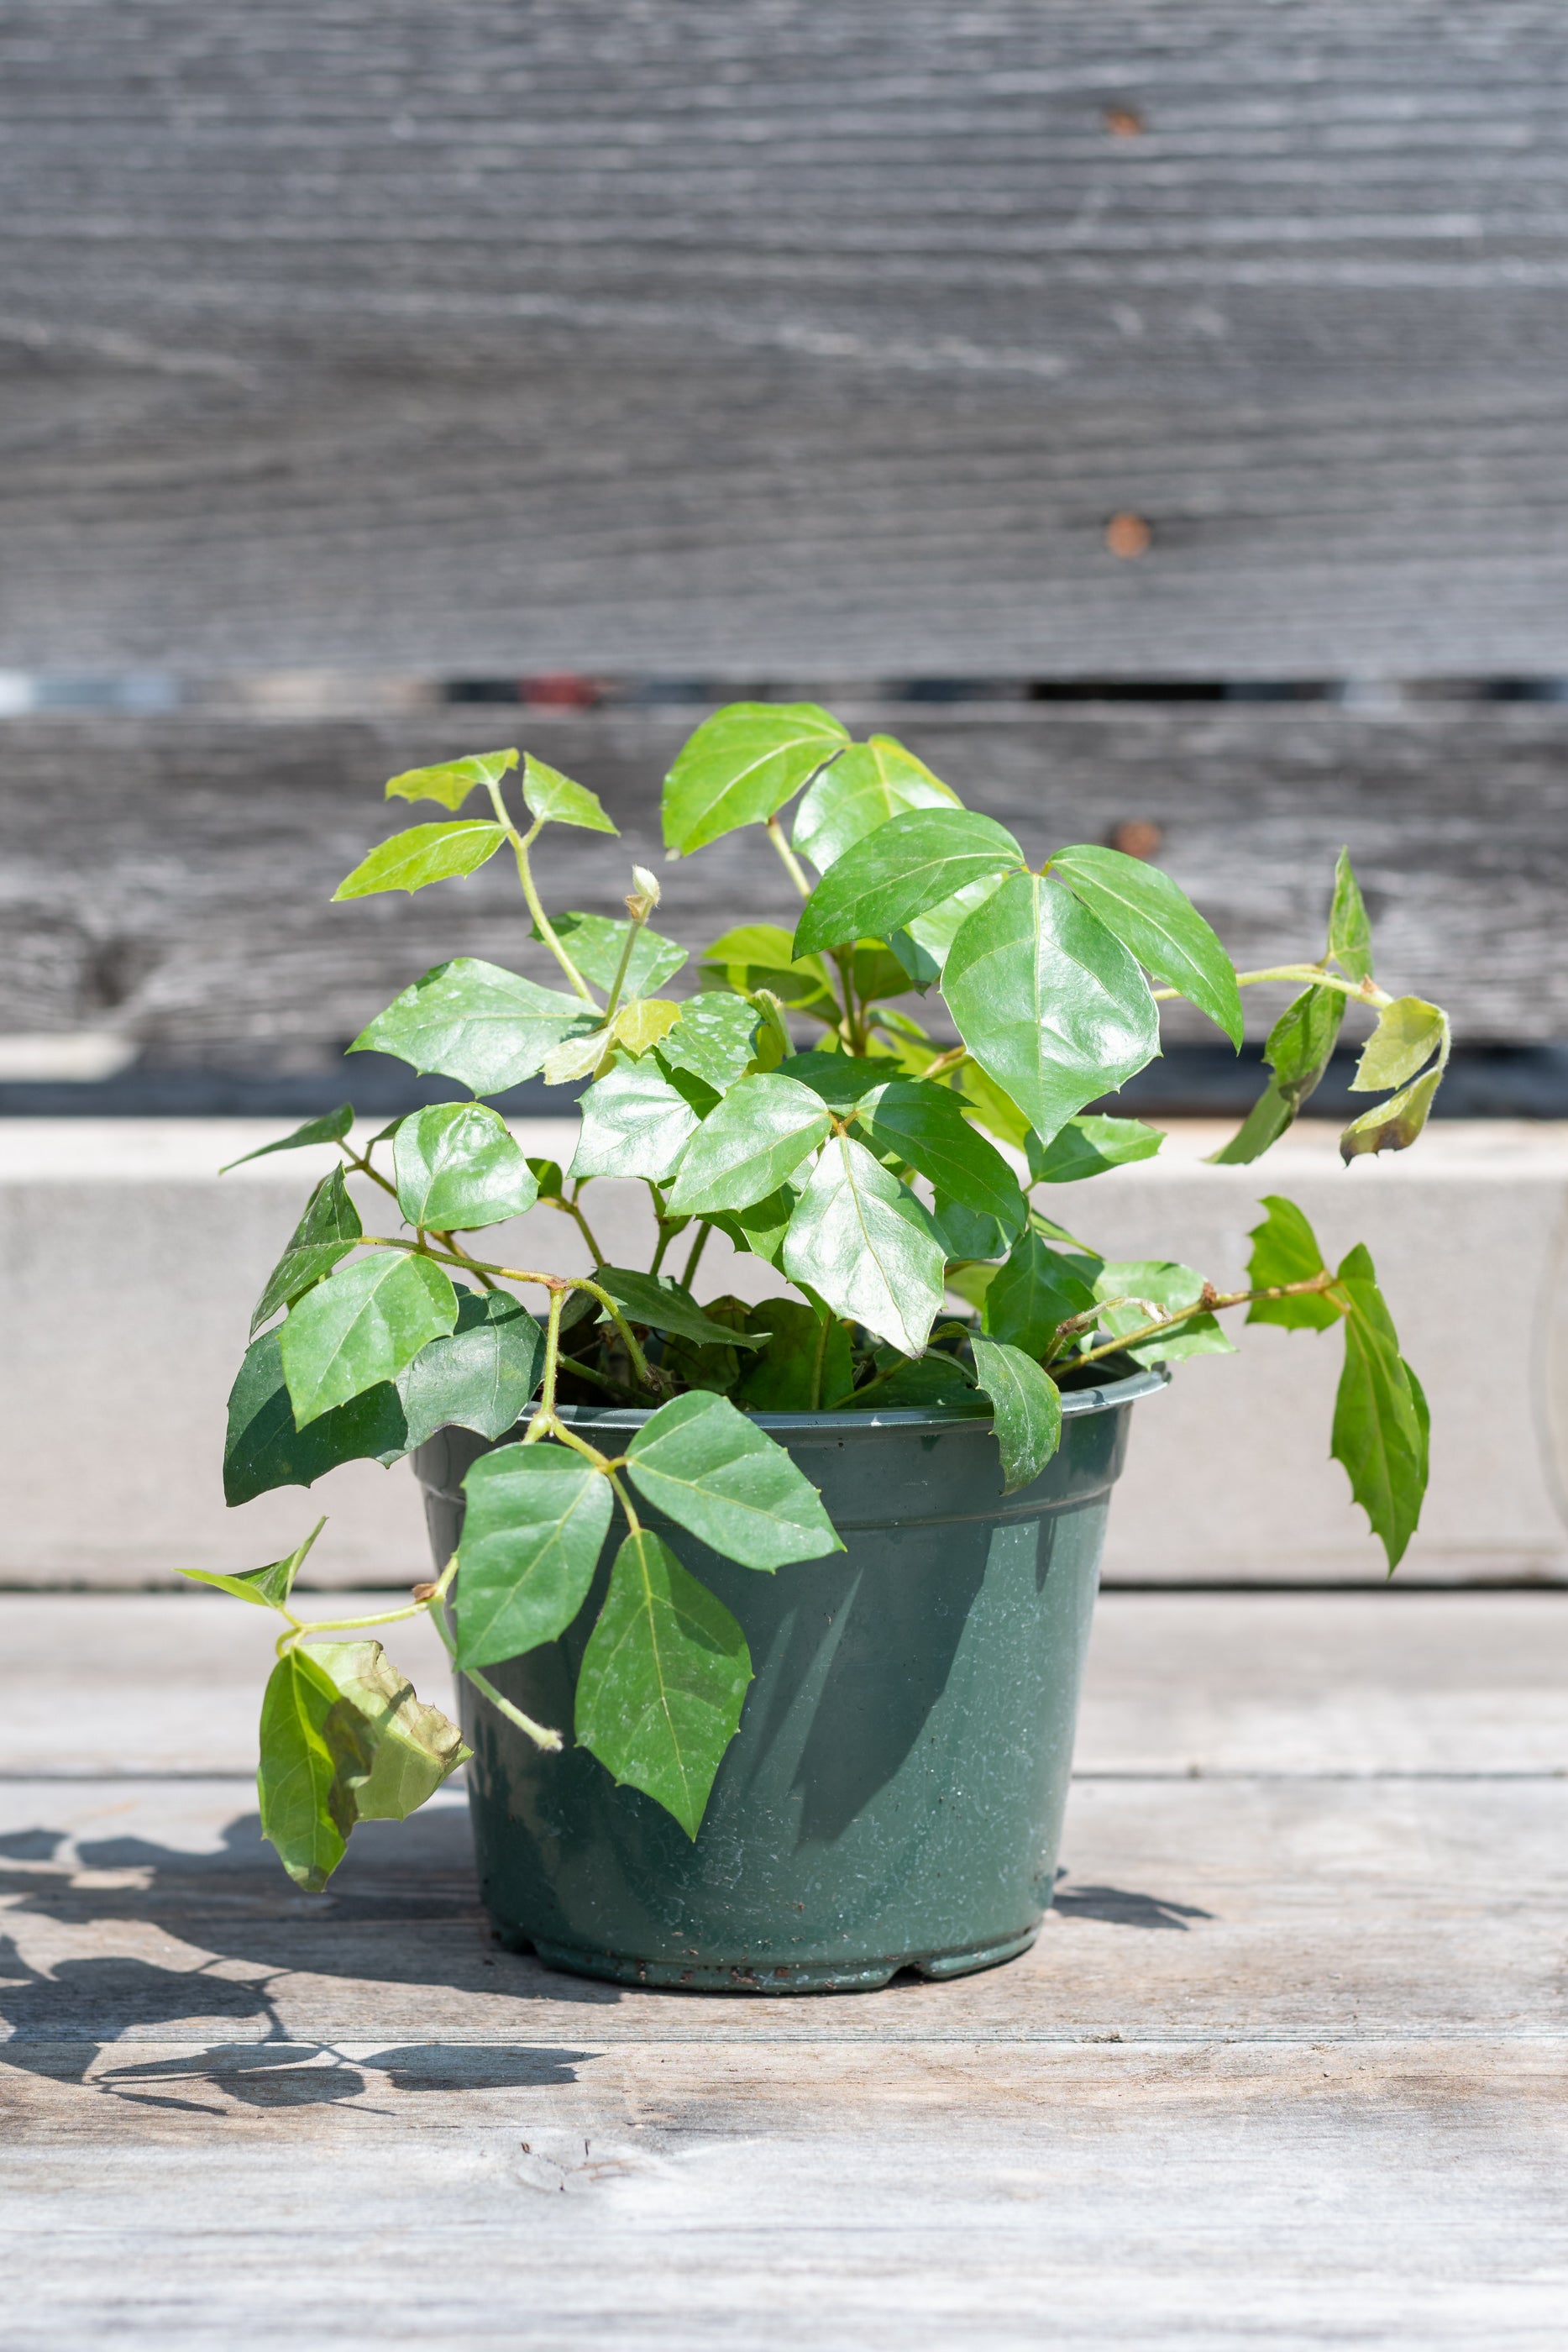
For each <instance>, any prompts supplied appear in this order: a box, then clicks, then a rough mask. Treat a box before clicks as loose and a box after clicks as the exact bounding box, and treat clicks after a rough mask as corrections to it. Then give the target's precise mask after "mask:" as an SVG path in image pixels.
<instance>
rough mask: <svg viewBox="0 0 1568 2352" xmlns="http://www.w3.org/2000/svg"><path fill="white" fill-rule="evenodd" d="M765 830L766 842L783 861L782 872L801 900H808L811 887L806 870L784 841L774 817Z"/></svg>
mask: <svg viewBox="0 0 1568 2352" xmlns="http://www.w3.org/2000/svg"><path fill="white" fill-rule="evenodd" d="M767 830H768V840H769V841H770V842H771V843H772V844H773V846H774V848H775V849H776V850H777V851H778V852H779V856H780V857H781V858H782V859H783V861H784V871H785V872H786V874H788V876H789V879H790V881H791V882H793V884H794V885H795V887H796V889H797V890H799V892H800V896H801V898H810V895H811V885H810V881H809V880H808V878H807V875H806V869H805V867H804V866H802V865H801V863H800V859H799V858H798V857H797V856H796V855H795V853H794V851H793V850H792V849H791V848H790V846H789V843H788V842H787V841H786V840H785V838H784V828H783V826H782V825H781V824H779V820H778V818H777V817H776V816H770V817H769V818H768V828H767Z"/></svg>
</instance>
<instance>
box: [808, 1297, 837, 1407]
mask: <svg viewBox="0 0 1568 2352" xmlns="http://www.w3.org/2000/svg"><path fill="white" fill-rule="evenodd" d="M831 1321H832V1318H831V1316H830V1315H828V1314H826V1313H824V1314H823V1315H822V1316H821V1318H820V1320H819V1322H818V1325H817V1352H816V1355H815V1357H814V1358H813V1359H812V1362H811V1403H810V1410H811V1411H812V1412H821V1410H822V1375H823V1373H824V1371H825V1370H826V1369H827V1362H828V1327H829V1325H830V1324H831Z"/></svg>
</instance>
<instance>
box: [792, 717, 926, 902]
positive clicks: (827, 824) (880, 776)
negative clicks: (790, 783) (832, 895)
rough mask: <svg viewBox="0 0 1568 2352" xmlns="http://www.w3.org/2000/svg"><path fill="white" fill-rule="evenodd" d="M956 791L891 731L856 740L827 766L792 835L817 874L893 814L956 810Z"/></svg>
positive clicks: (803, 805) (798, 814) (797, 814)
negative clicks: (906, 749)
mask: <svg viewBox="0 0 1568 2352" xmlns="http://www.w3.org/2000/svg"><path fill="white" fill-rule="evenodd" d="M957 800H958V795H957V793H955V792H951V791H949V789H948V787H947V786H946V784H945V783H943V782H940V780H939V779H938V778H937V777H936V776H934V775H933V774H932V772H931V771H930V769H929V768H928V767H926V765H925V761H922V760H917V759H916V758H915V754H914V752H913V751H905V750H904V745H903V744H902V743H899V742H895V741H894V738H893V737H892V736H891V735H873V737H872V739H871V740H870V742H869V743H852V744H851V745H850V747H849V749H848V751H841V752H840V754H839V756H838V758H837V759H836V760H835V761H833V764H832V766H831V768H825V769H824V770H823V772H822V773H821V775H820V776H819V777H818V778H817V781H816V782H815V783H814V784H813V785H812V786H811V789H810V792H809V793H807V794H806V797H805V799H804V800H803V801H802V802H801V803H800V807H799V808H798V809H797V810H796V812H795V824H794V828H793V831H792V833H791V835H790V838H791V840H792V842H793V844H794V846H795V848H796V850H797V852H798V853H799V855H800V856H802V857H809V858H810V861H811V863H812V865H813V866H815V867H816V869H817V871H818V873H819V874H825V873H826V872H827V870H828V868H829V866H831V865H833V864H834V863H835V862H836V861H837V860H838V859H839V858H841V856H843V854H844V852H845V850H846V849H852V848H853V847H854V845H855V843H856V842H857V841H863V840H864V839H865V836H866V835H867V834H868V833H874V832H875V831H876V829H877V827H878V825H881V824H886V823H887V822H888V820H889V818H890V817H895V816H903V815H904V813H905V811H907V810H909V809H917V808H953V807H955V806H956V804H957Z"/></svg>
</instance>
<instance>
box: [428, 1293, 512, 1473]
mask: <svg viewBox="0 0 1568 2352" xmlns="http://www.w3.org/2000/svg"><path fill="white" fill-rule="evenodd" d="M544 1351H545V1343H544V1334H543V1332H542V1331H541V1330H540V1329H539V1327H538V1321H537V1319H536V1318H534V1317H533V1316H532V1315H530V1314H529V1312H528V1308H527V1307H525V1306H523V1304H522V1302H521V1301H520V1300H519V1299H517V1298H513V1297H510V1296H509V1295H508V1294H507V1292H506V1291H502V1290H491V1291H483V1292H481V1291H474V1290H461V1291H459V1292H458V1297H457V1322H456V1325H455V1328H454V1329H453V1330H452V1331H451V1332H449V1333H448V1335H447V1336H446V1337H445V1338H444V1339H432V1340H429V1341H428V1342H427V1343H426V1345H425V1346H424V1347H423V1348H422V1349H420V1351H419V1353H418V1355H417V1356H415V1358H414V1360H413V1363H411V1364H410V1365H408V1366H407V1368H406V1369H405V1370H403V1371H402V1372H401V1373H400V1374H399V1375H398V1380H397V1390H398V1394H399V1395H400V1396H401V1397H402V1409H403V1416H404V1419H405V1421H406V1422H407V1424H408V1427H407V1435H406V1441H405V1442H406V1444H408V1446H409V1448H410V1449H411V1450H412V1449H413V1447H414V1446H416V1445H423V1444H424V1442H425V1440H426V1439H427V1438H429V1437H434V1434H435V1433H436V1431H437V1430H438V1429H473V1430H476V1431H477V1432H478V1433H479V1435H480V1436H481V1437H504V1436H505V1435H506V1433H507V1430H508V1429H512V1428H514V1427H515V1426H516V1425H517V1422H518V1420H519V1419H520V1418H521V1416H522V1413H523V1412H524V1409H525V1407H526V1406H527V1405H528V1401H529V1399H530V1398H531V1397H532V1395H533V1393H534V1391H535V1390H536V1389H537V1388H538V1384H539V1374H540V1373H541V1371H542V1370H543V1369H544Z"/></svg>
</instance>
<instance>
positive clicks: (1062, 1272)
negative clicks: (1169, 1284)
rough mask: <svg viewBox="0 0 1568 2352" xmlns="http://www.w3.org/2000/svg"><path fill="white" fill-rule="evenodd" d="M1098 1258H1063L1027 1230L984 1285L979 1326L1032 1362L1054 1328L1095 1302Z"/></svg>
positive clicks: (1047, 1345) (1046, 1345)
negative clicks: (1003, 1263)
mask: <svg viewBox="0 0 1568 2352" xmlns="http://www.w3.org/2000/svg"><path fill="white" fill-rule="evenodd" d="M1099 1271H1100V1261H1099V1259H1098V1258H1091V1257H1080V1256H1071V1257H1070V1256H1066V1255H1063V1253H1062V1252H1061V1251H1060V1250H1054V1249H1052V1248H1051V1245H1050V1244H1049V1243H1048V1242H1046V1241H1045V1240H1044V1239H1043V1238H1042V1237H1041V1235H1040V1234H1037V1233H1035V1232H1034V1231H1033V1230H1032V1228H1031V1229H1030V1231H1029V1232H1028V1233H1025V1234H1020V1235H1019V1239H1018V1240H1017V1241H1016V1242H1015V1243H1014V1244H1013V1246H1012V1248H1011V1250H1010V1251H1009V1254H1008V1260H1007V1264H1006V1265H1002V1266H999V1267H998V1270H997V1273H996V1275H995V1276H993V1278H992V1280H991V1281H990V1282H989V1283H988V1286H987V1288H986V1292H985V1297H984V1303H983V1305H982V1307H981V1309H980V1328H981V1329H982V1330H983V1331H984V1332H985V1334H986V1337H987V1338H988V1339H1000V1340H1003V1341H1005V1342H1006V1344H1007V1345H1008V1346H1009V1347H1011V1348H1016V1349H1018V1350H1019V1353H1020V1355H1025V1356H1030V1357H1033V1358H1036V1359H1037V1360H1038V1359H1039V1358H1040V1357H1041V1356H1043V1355H1044V1354H1045V1353H1046V1351H1047V1350H1048V1349H1049V1348H1050V1346H1051V1341H1052V1340H1053V1339H1055V1337H1056V1331H1057V1326H1058V1325H1059V1324H1061V1323H1066V1322H1068V1321H1069V1320H1070V1319H1071V1318H1072V1317H1073V1316H1074V1315H1083V1314H1087V1312H1088V1310H1089V1309H1090V1307H1092V1306H1093V1304H1094V1280H1095V1276H1097V1275H1098V1273H1099Z"/></svg>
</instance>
